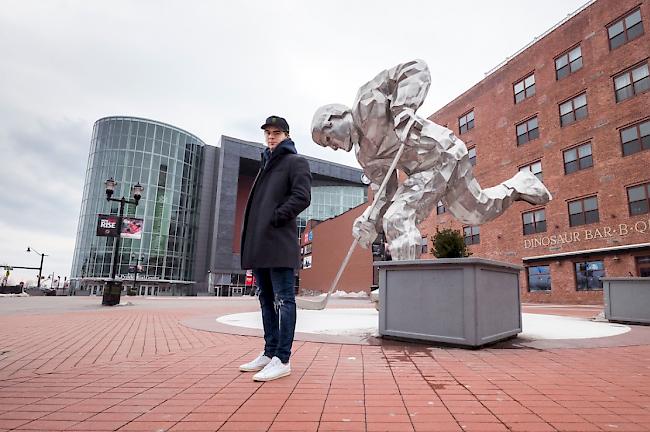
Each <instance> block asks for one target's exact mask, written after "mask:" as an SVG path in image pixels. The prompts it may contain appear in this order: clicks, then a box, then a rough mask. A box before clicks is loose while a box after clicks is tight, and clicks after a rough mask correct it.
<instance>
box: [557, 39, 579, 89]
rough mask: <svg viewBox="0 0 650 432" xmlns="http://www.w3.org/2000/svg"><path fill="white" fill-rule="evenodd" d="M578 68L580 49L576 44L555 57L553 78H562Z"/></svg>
mask: <svg viewBox="0 0 650 432" xmlns="http://www.w3.org/2000/svg"><path fill="white" fill-rule="evenodd" d="M580 68H582V50H581V49H580V45H578V46H577V47H575V48H573V49H572V50H570V51H568V52H566V53H564V54H562V55H561V56H559V57H558V58H556V59H555V79H558V80H559V79H562V78H564V77H565V76H567V75H569V74H571V73H573V72H575V71H577V70H578V69H580Z"/></svg>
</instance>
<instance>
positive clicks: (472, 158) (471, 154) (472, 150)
mask: <svg viewBox="0 0 650 432" xmlns="http://www.w3.org/2000/svg"><path fill="white" fill-rule="evenodd" d="M467 155H468V156H469V163H470V164H472V166H476V147H472V148H470V149H467Z"/></svg>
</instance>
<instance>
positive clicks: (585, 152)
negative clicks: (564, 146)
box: [564, 143, 594, 174]
mask: <svg viewBox="0 0 650 432" xmlns="http://www.w3.org/2000/svg"><path fill="white" fill-rule="evenodd" d="M593 164H594V160H593V157H592V155H591V143H587V144H582V145H580V146H578V147H574V148H572V149H569V150H565V151H564V174H571V173H572V172H576V171H579V170H583V169H585V168H589V167H590V166H593Z"/></svg>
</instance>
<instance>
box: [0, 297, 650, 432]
mask: <svg viewBox="0 0 650 432" xmlns="http://www.w3.org/2000/svg"><path fill="white" fill-rule="evenodd" d="M128 300H129V301H131V302H132V303H133V306H124V307H115V308H102V307H101V306H100V303H101V298H98V297H95V298H87V297H86V298H79V297H72V298H67V297H64V298H61V297H56V298H53V297H40V298H39V297H32V298H1V299H0V337H1V339H0V340H1V343H0V432H3V431H9V430H32V431H35V430H36V431H58V430H71V431H115V430H119V431H167V430H169V431H217V430H218V431H231V430H236V431H257V430H260V431H264V430H273V431H282V430H293V431H316V430H322V431H331V430H338V431H412V430H415V431H477V432H489V431H530V432H536V431H621V432H622V431H650V328H649V327H643V326H632V330H631V332H629V333H627V334H626V335H621V336H614V337H610V338H601V339H607V340H606V341H605V340H597V339H588V340H582V341H580V342H576V343H575V344H573V345H572V344H571V341H568V342H567V341H565V343H564V347H555V348H553V347H551V348H539V347H531V346H523V345H521V344H518V343H517V340H514V341H511V342H509V343H502V344H500V345H496V346H493V347H490V348H487V349H482V350H476V351H472V350H464V349H456V348H439V347H430V346H427V345H419V344H408V343H400V342H395V341H383V342H382V341H379V340H375V339H369V340H365V341H364V340H359V341H358V342H356V343H337V342H336V340H335V339H336V338H330V339H332V340H329V341H328V342H314V341H306V340H305V339H309V338H303V337H301V336H300V335H298V339H300V340H297V341H296V342H295V343H294V353H295V354H294V355H293V357H292V359H291V363H292V368H293V373H292V375H291V376H289V377H286V378H283V379H280V380H277V381H273V382H267V383H256V382H253V381H252V374H245V373H241V372H239V370H238V366H239V364H241V363H243V362H245V361H247V360H249V359H250V358H251V357H254V356H255V355H257V354H258V352H259V351H260V349H261V348H262V339H261V338H260V337H258V336H251V335H250V334H255V333H254V332H252V333H251V332H250V331H249V332H239V333H244V334H249V335H237V334H234V333H237V332H238V331H237V329H236V328H234V327H233V328H230V330H229V329H227V328H226V327H225V326H215V328H214V329H213V330H212V331H205V330H197V329H195V328H192V327H196V326H194V325H192V323H193V322H195V323H198V322H204V323H205V322H212V321H213V320H214V318H216V317H218V316H221V315H224V314H229V313H234V312H247V311H254V310H256V309H257V308H258V306H257V303H256V299H254V298H248V297H247V298H226V299H224V298H205V299H204V298H194V299H192V298H183V299H163V298H160V299H147V298H140V297H137V298H129V299H128ZM333 307H370V305H369V304H368V302H367V301H360V300H345V299H341V300H336V301H334V302H333ZM524 311H525V312H529V313H545V314H565V315H572V316H577V317H591V316H595V315H597V314H598V313H599V312H600V309H599V308H597V307H576V308H570V307H569V308H567V307H558V308H554V307H550V306H549V307H546V306H545V307H532V306H531V307H526V308H525V309H524ZM198 327H199V328H201V326H198ZM204 327H205V326H204ZM590 341H591V342H590Z"/></svg>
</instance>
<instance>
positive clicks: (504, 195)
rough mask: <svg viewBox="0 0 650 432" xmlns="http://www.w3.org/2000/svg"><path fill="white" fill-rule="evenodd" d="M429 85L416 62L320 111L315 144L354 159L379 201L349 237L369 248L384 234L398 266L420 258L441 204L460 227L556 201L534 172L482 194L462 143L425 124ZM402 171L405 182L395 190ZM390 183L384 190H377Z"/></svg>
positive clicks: (449, 133)
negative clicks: (517, 204) (516, 207)
mask: <svg viewBox="0 0 650 432" xmlns="http://www.w3.org/2000/svg"><path fill="white" fill-rule="evenodd" d="M430 84H431V76H430V74H429V69H428V67H427V65H426V63H425V62H423V61H422V60H414V61H411V62H408V63H403V64H399V65H397V66H395V67H394V68H392V69H389V70H386V71H383V72H381V73H380V74H379V75H377V76H376V77H375V78H374V79H372V80H371V81H369V82H368V83H366V84H364V85H363V86H362V87H361V88H360V89H359V92H358V94H357V97H356V99H355V101H354V104H353V105H352V108H348V107H346V106H344V105H339V104H331V105H325V106H323V107H321V108H319V109H318V110H317V111H316V113H315V114H314V118H313V121H312V137H313V139H314V141H315V142H316V143H317V144H319V145H321V146H324V147H331V148H333V149H334V150H337V149H342V150H345V151H350V150H352V149H353V148H354V151H355V153H356V156H357V160H358V161H359V164H360V165H361V167H362V168H363V171H364V173H365V175H366V176H367V177H368V178H369V179H370V180H371V182H372V184H371V187H372V188H373V190H374V191H375V192H378V195H377V196H376V197H375V199H376V205H373V206H370V207H368V209H366V211H365V212H364V213H363V214H362V215H361V216H360V217H358V218H357V219H356V220H355V222H354V225H353V228H352V232H353V235H354V237H355V238H356V239H357V240H358V242H359V243H360V244H361V246H363V247H365V248H368V247H369V246H370V245H371V244H372V242H373V241H374V240H375V238H376V237H377V233H378V232H381V231H382V229H383V231H384V233H385V236H386V240H387V242H388V246H389V248H390V252H391V254H392V257H393V259H394V260H413V259H416V258H418V257H419V254H420V243H421V234H420V231H419V230H418V228H417V225H418V224H419V223H420V222H421V221H422V220H424V219H425V218H426V217H427V216H428V215H429V214H430V213H431V211H432V210H433V208H434V207H435V206H436V204H437V203H438V201H442V202H443V204H444V205H445V207H446V208H447V209H448V210H449V211H450V212H451V214H452V215H453V216H454V217H455V218H456V219H458V220H459V221H461V222H463V223H466V224H470V225H478V224H482V223H484V222H487V221H490V220H492V219H494V218H496V217H497V216H499V215H500V214H501V213H503V211H504V210H505V209H507V208H508V207H509V206H510V205H512V203H513V202H514V201H521V200H523V201H527V202H529V203H531V204H535V205H538V204H545V203H547V202H548V201H549V200H550V199H551V194H550V193H549V191H548V189H546V187H545V186H544V184H543V183H542V182H541V181H539V179H537V177H535V176H534V175H533V174H532V173H531V172H530V171H520V172H518V173H517V174H516V175H515V176H514V177H512V178H511V179H509V180H506V181H504V182H503V183H501V184H499V185H497V186H494V187H491V188H487V189H482V188H481V186H480V185H479V183H478V182H477V181H476V179H475V178H474V174H473V172H472V165H471V163H470V160H469V156H468V154H467V148H466V147H465V143H463V141H461V140H460V139H459V138H457V137H456V136H455V135H454V133H453V132H452V131H451V130H449V129H447V128H445V127H443V126H440V125H437V124H436V123H434V122H432V121H430V120H427V119H424V118H421V117H419V116H418V115H417V114H416V110H417V109H418V108H419V107H420V105H422V102H423V101H424V98H425V97H426V95H427V91H428V90H429V85H430ZM395 166H396V167H397V169H399V170H400V171H402V172H403V173H404V174H406V180H405V181H404V182H403V183H402V184H399V183H398V177H397V173H396V172H395V170H394V169H392V168H393V167H395ZM386 177H389V179H388V181H387V183H384V184H385V187H384V188H383V189H382V188H380V187H379V185H380V184H382V182H384V179H385V178H386Z"/></svg>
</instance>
